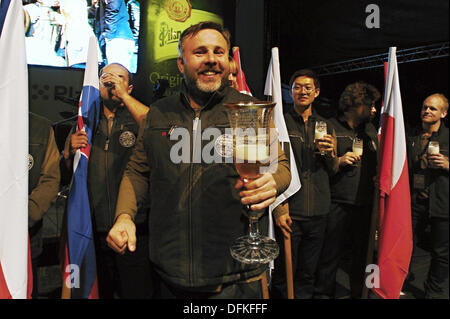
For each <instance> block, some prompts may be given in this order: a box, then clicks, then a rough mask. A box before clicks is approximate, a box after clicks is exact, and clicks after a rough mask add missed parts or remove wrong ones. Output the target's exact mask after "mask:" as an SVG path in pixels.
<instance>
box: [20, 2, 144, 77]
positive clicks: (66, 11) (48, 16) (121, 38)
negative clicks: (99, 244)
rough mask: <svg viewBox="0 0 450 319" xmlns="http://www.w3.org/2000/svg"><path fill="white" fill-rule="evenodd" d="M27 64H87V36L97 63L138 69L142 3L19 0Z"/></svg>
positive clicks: (69, 65) (81, 66)
mask: <svg viewBox="0 0 450 319" xmlns="http://www.w3.org/2000/svg"><path fill="white" fill-rule="evenodd" d="M22 3H23V9H24V13H25V31H26V48H27V61H28V63H29V64H38V65H48V66H61V67H75V68H76V67H79V68H83V67H84V66H85V64H86V59H87V50H88V44H89V38H90V37H92V36H96V37H97V39H98V43H99V54H98V56H99V62H100V63H102V64H110V63H120V64H122V65H124V66H125V67H126V68H127V69H128V70H129V71H130V72H131V73H136V70H137V52H138V37H139V28H140V18H139V17H140V3H139V1H137V0H113V1H111V0H109V1H105V0H33V1H29V0H23V1H22Z"/></svg>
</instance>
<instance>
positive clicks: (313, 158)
mask: <svg viewBox="0 0 450 319" xmlns="http://www.w3.org/2000/svg"><path fill="white" fill-rule="evenodd" d="M284 119H285V122H286V126H287V130H288V133H289V140H290V142H291V146H292V150H293V152H294V156H295V163H296V164H297V170H298V173H299V176H300V182H301V188H300V190H299V191H298V192H296V193H295V194H294V195H292V196H291V197H290V198H289V215H290V216H291V217H292V218H293V219H296V218H298V217H310V216H319V215H326V214H328V212H329V210H330V203H331V198H330V182H329V174H331V164H332V163H331V159H327V158H326V157H325V156H322V155H320V154H318V153H317V149H316V145H315V143H314V130H315V124H316V122H317V121H319V120H321V121H325V122H327V130H328V133H329V134H331V133H332V131H331V129H332V128H331V127H330V125H329V122H328V121H326V120H325V119H324V118H322V117H320V116H319V115H317V113H316V112H315V110H314V109H313V113H312V115H311V116H310V117H309V119H308V122H307V129H306V126H305V123H304V121H303V118H302V117H301V116H300V115H299V114H298V113H297V112H295V110H294V108H293V107H291V108H290V109H289V111H287V112H286V113H285V114H284ZM327 165H328V166H327Z"/></svg>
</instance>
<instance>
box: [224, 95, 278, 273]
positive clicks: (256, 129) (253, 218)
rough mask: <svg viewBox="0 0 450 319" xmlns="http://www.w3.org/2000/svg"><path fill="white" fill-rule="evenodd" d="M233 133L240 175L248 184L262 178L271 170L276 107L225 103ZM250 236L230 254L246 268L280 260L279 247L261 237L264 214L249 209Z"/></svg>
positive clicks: (234, 149) (256, 102)
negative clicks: (271, 133)
mask: <svg viewBox="0 0 450 319" xmlns="http://www.w3.org/2000/svg"><path fill="white" fill-rule="evenodd" d="M224 105H225V107H227V108H228V110H229V112H228V117H229V120H230V125H231V128H232V129H233V154H234V163H235V167H236V170H237V172H238V173H239V175H240V176H241V178H243V180H244V182H249V181H251V180H252V179H256V178H258V177H259V176H260V175H261V174H262V173H263V172H264V170H266V171H268V170H269V167H270V164H271V163H270V122H271V119H272V114H273V108H274V106H275V103H273V102H266V101H252V102H238V103H225V104H224ZM245 206H246V207H245V209H246V211H247V214H248V219H249V233H248V235H246V236H242V237H239V238H237V239H236V240H235V241H234V243H233V244H232V245H231V248H230V251H231V255H232V256H233V258H234V259H236V260H238V261H240V262H242V263H244V264H267V263H269V262H270V261H272V260H273V259H275V258H276V257H277V256H278V252H279V248H278V245H277V243H276V242H275V241H274V240H272V239H270V238H269V237H265V236H261V235H260V233H259V225H258V220H259V218H260V217H261V216H262V215H263V214H264V210H258V211H254V210H251V209H250V205H245Z"/></svg>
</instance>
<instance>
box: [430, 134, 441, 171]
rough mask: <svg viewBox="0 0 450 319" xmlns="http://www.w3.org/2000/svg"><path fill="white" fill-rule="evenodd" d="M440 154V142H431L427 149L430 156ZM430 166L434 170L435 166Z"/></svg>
mask: <svg viewBox="0 0 450 319" xmlns="http://www.w3.org/2000/svg"><path fill="white" fill-rule="evenodd" d="M439 152H440V150H439V142H438V141H430V142H429V143H428V148H427V153H428V155H438V154H439ZM428 163H429V162H428ZM428 166H429V167H431V168H433V165H432V164H430V163H429V164H428Z"/></svg>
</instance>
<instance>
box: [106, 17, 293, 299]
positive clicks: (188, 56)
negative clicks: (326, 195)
mask: <svg viewBox="0 0 450 319" xmlns="http://www.w3.org/2000/svg"><path fill="white" fill-rule="evenodd" d="M178 49H179V58H178V62H177V63H178V68H179V70H180V72H181V73H182V74H183V76H184V81H183V82H182V84H181V87H180V92H179V93H178V94H175V95H172V96H169V97H167V98H163V99H160V100H158V101H157V102H155V103H154V104H153V105H152V106H151V107H150V111H149V113H148V116H147V119H146V120H145V121H144V122H143V123H142V125H141V128H140V132H139V136H138V140H137V144H136V147H135V149H134V151H133V155H132V156H131V158H130V161H129V163H128V166H127V169H126V171H125V174H124V177H123V179H122V183H121V186H120V192H119V198H118V202H117V209H116V223H115V225H114V226H113V228H112V229H111V231H110V233H109V235H108V243H109V245H110V246H111V247H112V248H113V249H115V250H116V251H118V252H124V251H125V250H126V249H127V248H128V249H129V250H131V251H133V250H134V249H135V245H136V237H135V226H134V222H133V219H134V218H135V216H136V211H137V207H139V206H140V205H141V203H142V202H145V198H146V197H148V198H149V199H150V202H151V207H150V214H149V234H150V238H149V245H150V259H151V261H152V262H153V264H154V265H155V267H156V269H157V272H158V274H159V275H160V277H161V282H162V287H161V294H162V297H163V298H259V297H261V284H260V282H259V281H258V279H259V277H260V275H261V274H262V273H263V272H264V270H265V265H243V264H241V263H239V262H237V261H235V260H234V259H233V258H232V257H231V254H230V245H231V243H232V242H233V240H234V239H236V238H237V237H239V236H243V235H244V234H245V233H246V227H247V218H245V217H243V214H245V210H244V207H243V205H242V204H249V205H251V209H253V210H259V209H263V208H266V207H268V206H269V205H270V204H271V203H273V202H274V200H275V197H276V196H277V194H280V193H282V192H283V191H284V190H285V189H286V188H287V186H288V185H289V182H290V173H289V167H288V164H287V159H286V157H285V155H284V153H282V152H279V156H278V170H277V171H276V172H275V173H274V174H271V173H265V174H262V175H260V176H259V177H258V178H257V179H255V180H253V181H250V182H246V183H244V182H243V181H242V180H241V179H239V175H238V173H237V171H236V169H235V167H234V165H233V164H232V163H225V162H224V161H222V162H220V163H205V162H202V161H195V160H192V161H188V162H183V163H179V162H177V163H175V161H173V160H172V158H171V149H172V147H173V146H174V144H176V143H179V141H178V138H179V136H177V132H179V130H176V129H177V128H178V129H183V130H184V131H185V132H189V137H190V138H189V139H187V144H188V145H186V146H187V147H188V149H189V150H190V153H191V154H190V155H191V157H194V156H193V155H194V154H195V153H196V152H195V151H194V150H193V148H191V147H190V146H191V145H194V146H195V145H197V144H198V143H197V142H198V141H200V142H199V143H201V146H202V149H203V146H205V145H206V144H209V143H211V142H213V141H205V140H202V139H201V138H200V136H205V134H202V133H203V132H204V131H205V130H207V129H208V128H212V127H213V128H216V129H217V130H220V131H221V133H222V134H224V132H225V129H226V128H227V127H229V123H228V117H227V109H226V108H225V106H224V105H223V103H225V102H238V101H250V100H253V99H254V98H252V97H251V96H248V95H245V94H241V93H239V92H238V91H236V90H235V89H233V88H231V87H229V85H228V73H229V60H228V53H229V49H230V35H229V33H228V31H226V30H225V29H223V27H222V26H221V25H219V24H216V23H213V22H202V23H199V24H196V25H193V26H191V27H189V28H188V29H186V30H185V31H184V32H183V33H182V35H181V37H180V42H179V46H178ZM200 121H201V124H200V123H199V122H200ZM222 136H223V135H222ZM213 139H214V137H213ZM218 140H219V138H216V142H215V143H216V144H218V142H217V141H218ZM219 146H220V144H219ZM219 148H220V147H219ZM275 160H276V159H275ZM243 187H244V189H243V190H240V189H242V188H243ZM266 222H267V220H266Z"/></svg>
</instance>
